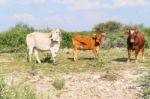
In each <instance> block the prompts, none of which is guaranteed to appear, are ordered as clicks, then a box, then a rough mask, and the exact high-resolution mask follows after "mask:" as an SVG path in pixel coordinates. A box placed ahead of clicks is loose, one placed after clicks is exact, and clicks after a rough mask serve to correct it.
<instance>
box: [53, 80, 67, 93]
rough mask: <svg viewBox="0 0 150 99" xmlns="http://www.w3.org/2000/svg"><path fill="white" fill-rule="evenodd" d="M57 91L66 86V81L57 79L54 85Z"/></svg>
mask: <svg viewBox="0 0 150 99" xmlns="http://www.w3.org/2000/svg"><path fill="white" fill-rule="evenodd" d="M52 85H53V86H54V87H55V88H56V89H58V90H60V89H62V88H63V87H64V85H65V80H64V79H63V78H56V79H55V80H54V82H53V84H52Z"/></svg>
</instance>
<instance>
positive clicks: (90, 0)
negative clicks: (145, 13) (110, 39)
mask: <svg viewBox="0 0 150 99" xmlns="http://www.w3.org/2000/svg"><path fill="white" fill-rule="evenodd" d="M56 2H57V3H60V4H64V5H67V6H68V8H69V9H71V10H95V9H100V8H121V7H135V6H146V5H150V1H148V0H113V1H112V2H110V3H109V2H107V3H104V2H101V1H98V0H95V1H94V0H56Z"/></svg>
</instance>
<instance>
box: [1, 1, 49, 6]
mask: <svg viewBox="0 0 150 99" xmlns="http://www.w3.org/2000/svg"><path fill="white" fill-rule="evenodd" d="M46 3H48V0H0V4H20V5H26V4H46Z"/></svg>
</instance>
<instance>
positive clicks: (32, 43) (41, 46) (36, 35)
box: [26, 29, 61, 64]
mask: <svg viewBox="0 0 150 99" xmlns="http://www.w3.org/2000/svg"><path fill="white" fill-rule="evenodd" d="M60 41H61V32H60V30H59V29H53V30H52V31H51V32H50V33H42V32H33V33H30V34H28V35H27V37H26V43H27V50H28V55H27V59H28V61H29V62H31V56H32V53H33V51H34V54H35V57H36V59H37V61H38V63H39V64H40V63H41V61H40V59H39V55H38V51H50V52H51V54H52V59H53V63H55V58H56V54H57V52H58V50H59V47H60Z"/></svg>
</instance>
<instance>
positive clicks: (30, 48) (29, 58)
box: [27, 47, 33, 62]
mask: <svg viewBox="0 0 150 99" xmlns="http://www.w3.org/2000/svg"><path fill="white" fill-rule="evenodd" d="M27 50H28V55H27V61H28V62H31V57H32V52H33V47H28V49H27Z"/></svg>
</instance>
